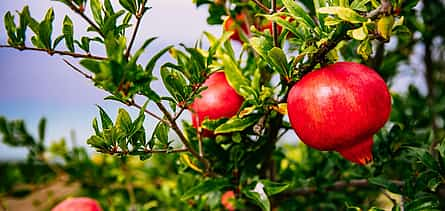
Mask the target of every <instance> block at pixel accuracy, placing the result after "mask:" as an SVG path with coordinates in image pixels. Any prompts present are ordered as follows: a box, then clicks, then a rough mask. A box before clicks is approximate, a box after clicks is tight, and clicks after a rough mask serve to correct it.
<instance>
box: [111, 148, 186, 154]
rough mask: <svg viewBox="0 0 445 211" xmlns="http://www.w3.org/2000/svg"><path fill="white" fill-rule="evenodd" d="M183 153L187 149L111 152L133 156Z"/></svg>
mask: <svg viewBox="0 0 445 211" xmlns="http://www.w3.org/2000/svg"><path fill="white" fill-rule="evenodd" d="M181 152H188V149H187V148H180V149H144V150H139V151H135V152H128V151H127V152H126V151H120V150H119V151H114V152H110V154H112V155H114V154H116V155H128V154H133V155H138V154H171V153H181Z"/></svg>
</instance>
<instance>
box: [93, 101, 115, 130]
mask: <svg viewBox="0 0 445 211" xmlns="http://www.w3.org/2000/svg"><path fill="white" fill-rule="evenodd" d="M97 107H98V108H99V113H100V120H101V121H102V130H105V129H109V128H112V127H113V121H112V120H111V118H110V116H108V114H107V113H106V112H105V110H104V109H103V108H102V107H100V106H99V105H97Z"/></svg>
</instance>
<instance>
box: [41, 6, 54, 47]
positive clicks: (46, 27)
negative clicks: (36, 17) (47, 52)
mask: <svg viewBox="0 0 445 211" xmlns="http://www.w3.org/2000/svg"><path fill="white" fill-rule="evenodd" d="M53 21H54V10H53V8H49V9H48V11H47V12H46V14H45V18H44V19H43V21H42V22H41V23H40V24H39V33H38V38H39V40H40V42H41V43H42V44H43V46H44V47H45V48H46V49H51V47H52V42H51V35H52V32H53Z"/></svg>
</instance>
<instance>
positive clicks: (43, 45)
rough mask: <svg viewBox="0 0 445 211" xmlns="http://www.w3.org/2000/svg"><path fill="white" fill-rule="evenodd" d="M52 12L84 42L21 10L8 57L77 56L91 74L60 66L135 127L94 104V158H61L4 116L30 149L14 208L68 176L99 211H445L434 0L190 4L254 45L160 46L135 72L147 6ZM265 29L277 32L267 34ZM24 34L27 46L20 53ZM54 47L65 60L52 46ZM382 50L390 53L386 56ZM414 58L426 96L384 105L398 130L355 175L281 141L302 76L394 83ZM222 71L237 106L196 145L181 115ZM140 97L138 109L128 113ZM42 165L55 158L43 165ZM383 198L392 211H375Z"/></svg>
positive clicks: (412, 94) (124, 2)
mask: <svg viewBox="0 0 445 211" xmlns="http://www.w3.org/2000/svg"><path fill="white" fill-rule="evenodd" d="M58 2H60V3H62V4H65V5H66V6H68V7H69V8H71V9H72V10H73V11H74V12H76V13H77V14H78V15H80V16H81V17H82V18H84V19H85V20H86V21H87V22H88V23H89V27H88V28H87V29H86V31H83V32H82V31H81V30H80V31H78V30H77V28H75V27H76V23H74V22H73V21H72V20H71V18H70V17H69V16H65V18H64V21H63V30H62V34H61V35H59V36H57V37H56V38H55V39H54V40H53V37H52V34H53V31H52V28H53V20H54V18H55V12H54V11H53V10H52V9H49V10H48V11H47V12H46V15H45V17H44V18H43V20H41V21H38V20H36V19H35V18H33V17H32V16H31V14H30V12H29V8H28V7H26V6H25V7H24V9H23V10H22V11H21V12H18V17H19V22H18V23H16V22H15V20H14V18H15V17H14V15H12V13H10V12H8V13H6V14H5V16H4V21H5V27H6V31H7V34H8V45H2V47H13V48H17V49H20V50H38V51H45V52H47V53H49V54H50V55H52V54H61V55H64V56H71V57H75V58H79V59H80V61H79V64H80V65H81V66H82V68H85V69H86V70H88V71H89V72H90V73H86V72H84V71H83V70H82V69H81V68H78V67H76V66H75V65H73V64H71V63H70V62H68V61H66V62H67V63H68V64H69V65H70V66H71V67H73V69H74V70H76V71H78V72H80V73H81V74H82V75H83V76H85V77H86V78H87V79H89V80H91V81H92V82H93V83H94V85H95V86H97V87H98V88H99V89H103V90H105V91H107V92H109V93H110V96H109V97H107V98H106V100H115V101H117V102H119V103H122V105H126V106H129V107H135V108H137V109H138V110H139V111H140V113H139V115H138V117H137V118H136V119H134V120H132V119H131V117H130V115H129V114H128V112H127V110H126V109H124V108H121V109H119V111H118V112H117V113H118V115H117V118H116V119H115V120H114V121H113V120H112V119H111V118H110V117H109V115H108V114H107V112H106V111H105V110H103V109H102V108H101V107H100V106H99V107H98V108H99V119H100V121H98V120H97V118H94V119H93V121H92V127H93V128H94V131H95V134H94V135H92V136H91V137H90V138H89V139H88V140H87V143H88V144H89V145H90V146H91V147H93V148H94V149H96V150H97V151H98V152H100V153H102V154H100V155H98V154H94V155H89V154H88V153H87V152H86V150H85V149H83V148H79V147H74V148H72V149H69V148H67V146H66V144H65V141H64V140H61V141H60V142H57V143H54V144H53V145H52V146H51V147H49V148H48V147H46V146H45V145H44V144H43V143H44V131H45V130H44V127H45V121H44V120H43V121H42V122H41V124H40V127H39V135H38V138H34V137H33V136H32V135H30V134H29V133H28V132H27V130H26V127H25V124H24V123H23V122H21V121H8V120H6V119H4V118H1V119H0V132H1V134H2V141H3V142H4V143H5V144H8V145H11V146H24V147H27V148H28V149H30V154H29V159H28V162H27V163H25V164H17V165H12V164H4V165H2V166H1V168H2V169H5V170H2V171H1V172H2V173H1V174H2V175H1V177H2V178H5V179H4V180H3V181H2V183H3V184H4V186H3V184H2V189H0V190H1V192H2V194H6V195H14V194H15V193H16V192H17V191H16V190H14V185H15V184H18V183H44V182H47V181H49V180H50V179H52V178H54V177H56V175H59V174H61V173H62V172H63V173H64V174H68V175H69V176H70V180H71V181H78V182H80V183H81V184H82V189H81V191H80V193H79V194H83V195H88V196H91V197H94V198H97V199H98V200H99V201H100V202H101V204H102V205H103V206H104V207H106V208H107V209H110V210H114V209H115V210H122V209H136V210H147V209H152V208H153V209H167V210H168V209H177V210H191V209H194V210H214V209H223V207H222V205H221V203H220V197H221V195H222V194H223V193H224V192H225V191H228V190H233V191H234V192H235V194H236V207H237V208H238V209H241V210H244V209H262V210H272V209H274V210H275V209H278V210H301V209H304V210H338V209H341V210H346V209H351V210H362V209H363V210H380V209H379V208H378V207H381V208H383V206H385V208H390V209H392V210H401V209H406V210H443V209H445V202H444V199H445V193H444V191H445V142H444V141H443V140H444V139H445V131H444V129H443V128H444V121H445V107H444V105H445V88H444V87H445V86H444V83H445V79H444V78H445V77H443V76H444V72H443V71H444V67H445V63H444V59H443V55H444V52H445V49H444V48H443V47H441V46H443V42H444V35H445V34H444V33H443V30H440V29H441V27H443V26H442V25H443V23H444V22H445V21H440V20H443V17H442V16H441V14H443V12H445V5H444V4H443V3H442V2H441V1H439V0H433V1H423V2H421V3H418V1H416V0H382V1H380V2H379V1H376V0H354V1H349V0H338V1H337V0H332V1H331V0H314V1H307V0H301V1H298V2H295V1H292V0H282V1H275V0H272V1H268V0H262V1H260V0H255V1H241V0H231V1H224V0H217V1H203V0H199V1H194V3H195V4H196V5H197V6H198V7H199V6H203V5H206V6H207V7H208V9H209V17H208V18H207V22H208V23H209V24H221V23H222V22H223V19H224V18H225V17H226V16H232V17H235V16H236V15H237V14H239V13H243V14H245V16H246V17H248V18H247V19H246V21H247V23H249V25H250V29H249V30H250V32H249V33H247V34H244V35H245V36H241V39H242V40H243V44H242V49H241V52H235V50H234V48H233V47H232V42H231V40H230V35H231V32H225V33H223V34H222V35H221V36H220V37H218V36H215V35H212V34H210V33H204V34H205V38H206V40H204V41H202V40H200V41H198V42H196V44H195V45H194V46H193V47H189V46H184V45H182V44H181V45H179V46H166V47H165V48H164V49H162V50H161V51H159V52H158V53H157V54H155V55H152V57H151V59H150V60H149V61H148V62H144V63H143V62H141V61H139V57H140V56H141V55H142V54H143V53H144V50H145V49H146V48H147V47H148V46H149V45H150V44H151V43H152V42H154V41H155V39H156V38H149V39H147V40H146V41H145V42H144V43H143V45H142V46H140V47H139V48H138V49H137V50H133V47H134V43H135V42H134V41H135V39H136V34H137V30H138V28H139V25H140V24H141V19H142V18H143V16H144V14H145V13H146V12H147V11H149V10H150V9H151V8H150V7H148V6H147V5H148V2H147V1H145V0H120V1H119V5H117V3H112V2H111V1H110V0H104V1H100V0H90V1H87V0H58ZM417 4H421V5H422V7H421V9H417V10H420V12H414V10H413V8H414V7H415V6H416V5H417ZM266 5H270V7H269V6H266ZM116 8H120V9H119V10H117V9H116ZM269 8H271V9H269ZM417 8H419V7H417ZM86 11H88V12H86ZM89 14H91V17H89ZM270 21H272V28H271V30H270V29H265V30H264V28H262V26H263V25H264V24H267V23H268V22H270ZM278 26H279V27H281V28H282V30H281V31H280V30H278ZM28 28H29V29H31V31H32V32H33V36H32V37H31V39H30V41H31V44H32V45H33V47H29V46H28V45H29V44H28V43H29V41H28V40H27V37H26V34H27V33H25V32H26V31H27V29H28ZM130 29H133V30H132V31H131V30H130ZM240 32H241V31H240ZM79 34H82V35H83V36H81V37H78V35H79ZM128 34H130V36H128V37H126V35H128ZM416 34H417V35H416ZM63 40H64V41H65V45H64V48H63V47H60V46H61V45H59V44H61V42H62V41H63ZM390 40H391V41H393V40H394V43H395V44H390V45H392V46H393V47H391V48H388V46H390V45H388V44H385V43H387V42H389V41H390ZM91 42H96V43H97V44H99V45H101V46H103V47H104V48H105V49H106V55H104V56H101V55H95V54H94V52H91V51H90V45H91ZM202 42H207V43H208V47H206V48H204V47H203V46H207V45H203V44H202ZM233 45H235V44H233ZM416 45H423V46H424V47H425V48H424V49H425V52H424V64H425V78H426V82H427V87H428V90H427V95H426V96H425V95H422V94H420V92H419V90H418V88H416V87H414V86H411V87H410V88H409V90H408V92H407V93H404V94H400V93H392V97H393V98H392V100H393V107H392V113H391V119H390V121H389V122H388V123H387V125H386V126H385V127H384V128H383V129H381V131H380V132H379V133H378V134H377V135H376V136H375V143H374V148H373V154H374V162H373V163H372V164H370V165H367V166H358V165H355V164H351V163H349V162H348V161H346V160H344V159H343V158H341V157H340V156H339V155H338V154H336V153H333V152H320V151H316V150H314V149H311V148H308V147H307V146H305V145H304V144H300V143H298V144H296V145H290V144H287V143H286V140H282V139H281V137H282V135H283V134H285V133H286V132H288V131H289V130H290V129H291V127H290V124H289V122H288V121H287V119H286V118H285V115H286V105H285V104H284V103H285V102H286V98H287V93H288V91H289V88H290V87H291V86H292V85H293V84H295V83H297V82H298V80H300V79H301V78H302V77H304V75H305V74H307V73H308V72H310V71H312V70H314V69H316V68H318V67H321V66H324V65H327V64H331V63H334V62H336V61H339V60H346V61H356V62H361V63H365V64H367V65H368V66H371V67H373V68H374V69H376V70H378V71H379V74H380V75H382V77H383V78H384V79H385V80H386V81H387V82H388V84H392V83H393V82H394V80H395V79H396V78H397V75H398V74H399V73H400V72H402V71H403V70H402V68H401V66H402V65H405V66H406V65H407V64H409V61H410V57H411V56H412V55H413V54H414V53H415V52H414V47H415V46H416ZM167 52H168V53H169V54H170V56H171V57H172V58H173V59H175V60H176V62H174V63H170V62H169V63H165V64H161V65H160V66H159V72H160V75H159V76H155V75H154V70H155V69H156V68H157V66H156V63H157V60H158V59H159V58H160V57H161V56H162V55H164V54H165V53H167ZM433 53H434V54H436V55H433ZM410 68H415V67H411V66H410ZM215 71H224V73H225V74H226V76H227V80H228V81H229V83H230V84H231V86H233V88H234V89H235V90H236V91H237V92H238V94H240V95H241V96H243V98H244V99H245V101H244V103H243V105H242V107H241V109H240V111H239V113H238V115H236V116H234V117H232V118H229V119H220V120H206V121H204V123H203V125H202V128H203V129H208V130H213V131H215V134H216V135H215V136H214V137H202V136H201V135H200V134H199V133H198V132H199V131H200V129H198V130H197V129H195V128H193V127H192V126H191V124H190V123H189V122H187V121H185V120H182V116H183V114H184V113H185V112H184V111H185V110H187V109H188V108H189V105H190V104H191V103H192V102H193V100H194V99H195V98H196V97H199V94H200V92H201V91H203V90H205V88H206V87H203V86H202V84H203V82H204V81H205V79H206V78H207V77H208V76H209V75H210V74H211V73H213V72H215ZM90 74H91V75H90ZM157 79H159V80H161V81H162V83H163V85H164V88H165V90H166V91H167V92H168V93H169V95H167V96H160V94H159V93H157V92H156V91H154V90H153V89H152V88H151V87H150V84H151V82H152V81H154V80H157ZM136 96H142V97H141V98H139V97H138V98H137V99H144V100H145V101H146V102H145V104H144V105H141V104H139V103H138V102H136V100H135V99H136ZM154 110H156V112H154ZM159 114H161V115H159ZM146 117H150V118H154V119H155V120H157V121H158V124H157V125H156V127H155V129H154V130H153V131H147V130H146V129H144V127H143V123H144V120H145V118H146ZM180 120H182V122H181V123H182V125H180V124H179V122H180ZM172 134H175V136H173V135H172ZM173 137H174V138H173ZM295 138H296V137H295ZM48 152H50V154H51V155H52V156H51V158H48V157H46V156H45V153H48ZM112 155H115V156H112ZM135 157H138V158H139V159H140V160H142V161H138V160H137V159H135ZM57 159H59V161H57V162H56V160H57ZM147 159H148V160H147ZM29 165H31V167H27V166H29ZM40 166H44V168H40ZM37 167H38V168H39V169H47V171H44V170H42V171H41V172H37V173H35V174H36V175H35V176H33V177H32V178H28V177H29V172H28V170H29V169H30V168H37ZM17 178H18V179H17ZM3 187H5V188H3ZM97 190H100V191H97ZM388 192H391V193H393V194H395V196H396V197H394V196H393V195H389V194H388ZM382 197H383V198H387V200H386V201H389V202H390V204H389V205H387V204H386V205H385V204H384V203H382V202H381V201H380V199H381V198H382ZM109 202H113V203H109Z"/></svg>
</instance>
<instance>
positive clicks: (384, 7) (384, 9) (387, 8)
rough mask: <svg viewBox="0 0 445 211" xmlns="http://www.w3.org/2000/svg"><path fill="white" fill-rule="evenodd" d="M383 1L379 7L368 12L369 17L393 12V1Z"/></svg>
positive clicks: (373, 17)
mask: <svg viewBox="0 0 445 211" xmlns="http://www.w3.org/2000/svg"><path fill="white" fill-rule="evenodd" d="M381 2H382V3H381V4H380V6H379V7H377V8H376V9H374V10H372V11H370V12H368V13H366V17H367V18H371V19H375V18H376V17H378V16H379V15H380V14H389V13H390V12H391V8H392V6H391V2H390V1H389V0H382V1H381Z"/></svg>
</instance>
